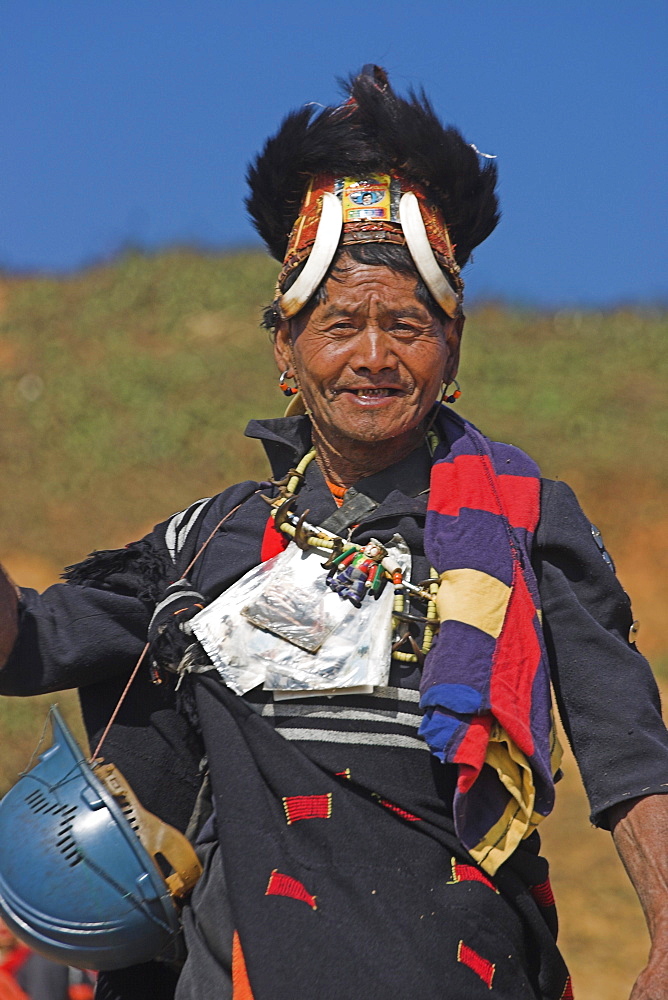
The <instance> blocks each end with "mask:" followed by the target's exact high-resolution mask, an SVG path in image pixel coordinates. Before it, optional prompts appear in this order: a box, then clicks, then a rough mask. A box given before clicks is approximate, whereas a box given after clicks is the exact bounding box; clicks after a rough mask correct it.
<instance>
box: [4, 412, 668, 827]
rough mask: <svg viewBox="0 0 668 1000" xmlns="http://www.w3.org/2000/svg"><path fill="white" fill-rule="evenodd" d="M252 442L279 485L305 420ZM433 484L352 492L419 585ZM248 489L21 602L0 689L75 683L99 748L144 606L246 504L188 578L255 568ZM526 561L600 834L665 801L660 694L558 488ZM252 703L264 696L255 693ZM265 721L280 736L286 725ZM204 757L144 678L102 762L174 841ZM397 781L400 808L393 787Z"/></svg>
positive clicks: (414, 476)
mask: <svg viewBox="0 0 668 1000" xmlns="http://www.w3.org/2000/svg"><path fill="white" fill-rule="evenodd" d="M247 434H248V436H251V437H258V438H260V439H261V440H262V441H263V443H264V445H265V448H266V450H267V453H268V455H269V458H270V461H271V464H272V471H273V475H274V477H275V478H281V477H283V476H284V475H285V473H286V472H287V471H288V469H289V468H291V467H293V466H294V465H295V464H296V462H297V461H298V460H299V458H301V457H302V455H303V454H305V452H306V451H307V450H308V448H309V447H310V425H309V422H308V420H307V418H304V417H296V418H284V419H279V420H273V421H266V422H259V421H252V422H251V424H250V425H249V428H248V430H247ZM428 482H429V457H428V454H427V453H426V452H424V453H423V452H422V451H418V452H415V453H414V454H413V455H411V456H409V457H408V458H407V459H405V460H404V461H402V462H400V463H399V464H398V465H396V466H393V467H392V468H391V469H388V470H385V471H384V472H382V473H379V474H378V475H376V476H372V477H369V478H368V479H365V480H361V481H360V482H359V483H357V484H356V488H357V490H358V491H359V492H361V493H364V494H365V495H366V496H368V497H370V498H371V499H372V500H374V501H375V502H376V503H377V506H376V507H375V509H374V510H373V511H371V513H369V514H368V515H367V516H365V517H364V518H362V520H361V522H360V524H359V526H358V527H357V528H355V529H354V531H353V533H352V537H353V539H354V540H355V541H357V542H365V541H367V540H368V539H369V538H370V537H372V536H373V537H377V538H379V539H380V540H381V541H384V540H387V539H389V538H390V537H391V535H392V534H394V533H395V532H399V533H400V534H401V535H402V536H403V537H404V538H405V539H406V541H407V542H408V544H409V546H410V549H411V552H412V554H413V578H414V579H424V577H425V576H426V575H427V574H428V566H427V563H426V560H425V559H424V553H423V548H422V531H423V525H424V516H425V509H426V490H427V488H428ZM407 484H409V485H407ZM259 491H262V492H265V493H271V489H267V488H266V484H264V488H262V484H258V483H256V482H252V481H249V482H245V483H240V484H238V485H236V486H233V487H231V488H230V489H228V490H226V491H224V492H223V493H221V494H219V495H218V496H216V497H214V498H213V499H211V500H208V501H205V502H200V503H198V504H194V505H193V506H192V507H191V508H189V509H188V511H186V512H185V513H184V514H181V515H177V516H175V517H173V518H170V519H169V520H168V521H165V522H163V523H162V524H160V525H158V526H157V527H156V528H155V529H154V530H153V531H152V532H151V533H150V534H149V535H147V536H146V537H145V538H144V539H142V540H141V541H140V542H136V543H132V544H131V545H129V546H128V547H127V548H125V549H122V550H113V551H110V552H103V553H95V554H94V555H93V556H92V557H89V559H88V560H86V561H85V562H84V563H81V564H79V565H78V566H77V567H76V568H75V569H74V571H73V572H71V573H70V580H69V582H67V583H65V584H58V585H55V586H53V587H51V588H49V589H48V590H47V591H45V592H44V594H42V595H41V596H40V595H38V594H36V593H35V592H34V591H30V590H24V591H23V594H22V602H21V629H20V636H19V640H18V642H17V644H16V647H15V649H14V651H13V653H12V656H11V658H10V661H9V663H8V664H7V666H6V668H5V669H4V670H3V671H2V673H1V674H0V693H2V694H7V695H32V694H36V693H40V692H44V691H55V690H60V689H64V688H70V687H78V688H79V689H80V698H81V705H82V711H83V716H84V720H85V724H86V728H87V731H88V733H89V738H90V742H91V745H95V743H96V741H97V739H98V738H99V736H100V734H101V732H102V730H103V729H104V727H105V725H106V723H107V721H108V719H109V717H110V715H111V711H112V710H113V708H114V706H115V704H116V702H117V700H118V698H119V696H120V693H121V691H122V689H123V687H124V685H125V682H126V680H127V677H128V674H129V672H130V671H131V669H132V667H133V665H134V663H135V662H136V660H137V658H138V656H139V654H140V652H141V650H142V648H143V645H144V642H145V640H146V635H147V630H148V625H149V621H150V619H151V616H152V614H153V611H154V608H155V605H156V603H157V602H158V601H159V600H160V598H161V596H162V594H163V593H164V590H165V588H166V586H167V585H168V584H169V583H170V582H172V581H173V580H174V579H175V578H177V577H178V575H179V570H182V569H183V566H184V562H183V559H184V553H185V554H186V555H187V556H189V555H190V554H192V553H194V552H196V551H197V550H198V548H199V546H200V545H201V543H202V542H203V541H204V540H205V539H206V538H207V537H208V535H209V534H210V533H211V531H212V530H213V529H214V527H215V526H216V524H218V522H219V521H220V520H221V518H222V517H223V516H224V515H225V513H227V512H228V511H230V510H232V509H233V508H235V507H236V506H237V505H238V504H241V506H240V507H239V509H238V510H237V511H236V512H235V513H234V514H233V515H232V516H231V517H230V518H229V519H228V520H227V521H226V523H225V524H224V525H223V526H222V527H221V528H220V530H219V531H218V532H217V533H216V534H215V535H214V537H213V539H212V540H211V542H210V544H209V545H208V546H207V548H206V550H205V551H204V553H203V555H202V556H201V558H200V559H199V560H198V562H197V563H196V565H195V567H194V569H193V571H192V573H191V574H190V579H191V582H192V584H193V586H194V587H195V589H196V590H198V591H199V592H200V593H202V594H203V595H204V596H205V598H206V599H207V600H213V599H214V598H215V597H217V596H218V595H219V594H220V593H222V592H223V591H224V590H225V589H227V588H228V587H229V586H230V585H231V584H233V583H234V582H235V581H236V580H238V579H239V578H240V577H241V576H243V574H244V573H246V572H247V571H248V570H249V569H251V568H252V567H253V566H255V565H257V563H258V562H259V561H260V560H261V558H262V548H263V543H264V544H265V547H266V544H267V540H266V538H265V534H266V529H267V522H268V508H267V505H266V503H265V501H264V500H263V499H262V498H261V496H260V495H259ZM296 510H297V512H300V511H303V510H308V511H309V520H310V521H311V522H312V523H321V522H322V521H324V520H325V519H326V518H327V517H329V516H330V515H332V514H333V513H334V512H335V511H336V505H335V503H334V500H333V498H332V496H331V494H330V492H329V490H328V489H327V486H326V484H325V482H324V480H323V478H322V475H321V473H320V472H319V470H318V467H317V465H316V464H315V463H312V464H311V465H310V466H309V469H308V471H307V474H306V479H305V482H304V484H303V487H302V489H301V490H300V492H299V495H298V499H297V505H296ZM532 560H533V563H534V568H535V571H536V575H537V578H538V581H539V587H540V593H541V599H542V604H543V614H544V627H545V637H546V643H547V648H548V653H549V656H550V666H551V673H552V679H553V683H554V686H555V690H556V693H557V698H558V702H559V708H560V713H561V716H562V719H563V721H564V725H565V728H566V731H567V734H568V736H569V739H570V740H571V742H572V745H573V749H574V751H575V754H576V757H577V760H578V764H579V766H580V769H581V772H582V775H583V779H584V782H585V786H586V789H587V793H588V795H589V799H590V804H591V812H592V818H593V821H594V822H595V823H598V824H600V825H605V810H606V809H607V808H608V807H609V806H611V805H613V804H615V803H617V802H620V801H623V800H624V799H626V798H631V797H633V796H637V795H640V794H651V793H653V792H663V791H665V790H666V780H667V775H668V766H667V765H668V740H667V738H666V731H665V728H664V726H663V723H662V721H661V715H660V705H659V698H658V693H657V689H656V685H655V683H654V680H653V678H652V675H651V672H650V670H649V668H648V666H647V663H646V661H645V660H644V658H643V657H642V656H641V655H640V654H639V653H638V652H637V650H636V648H635V646H633V645H631V644H629V642H628V633H629V628H630V625H631V622H632V616H631V610H630V605H629V601H628V598H627V597H626V595H625V593H624V592H623V590H622V589H621V587H620V586H619V583H618V582H617V580H616V578H615V576H614V574H613V572H612V571H611V569H610V567H609V565H608V564H607V563H606V561H605V560H604V559H603V558H602V555H601V551H600V548H599V547H598V545H597V543H596V540H595V538H594V536H593V534H592V531H591V526H590V524H589V522H588V521H587V519H586V517H585V516H584V515H583V513H582V511H581V509H580V507H579V505H578V503H577V501H576V499H575V497H574V496H573V494H572V492H571V490H570V489H569V488H568V487H567V486H566V485H565V484H563V483H559V482H551V481H546V480H543V482H542V495H541V518H540V523H539V526H538V530H537V532H536V537H535V542H534V549H533V556H532ZM418 682H419V668H418V667H417V666H416V665H410V664H409V665H401V666H399V665H394V666H393V673H392V676H391V678H390V685H392V686H396V687H399V688H404V689H412V690H416V689H417V687H418ZM249 700H250V701H253V700H255V701H258V702H261V701H263V698H262V696H261V695H253V694H251V695H250V696H249ZM276 724H277V726H278V727H279V728H280V726H281V725H285V719H283V720H281V719H280V718H279V719H277V720H276ZM298 724H300V725H303V724H304V723H303V720H302V721H301V722H299V723H298ZM291 725H292V723H291ZM342 727H343V728H346V725H345V724H344V723H342ZM293 728H294V727H293ZM347 728H348V729H352V730H354V729H355V727H354V726H352V727H351V726H350V725H348V726H347ZM363 749H364V748H363ZM206 750H207V752H208V754H209V755H211V754H212V753H216V752H218V750H217V748H215V747H207V748H206ZM202 754H203V747H202V744H201V738H200V734H199V732H198V726H197V725H194V726H193V724H192V720H191V719H189V718H188V713H187V712H185V713H184V712H182V711H178V710H177V707H176V696H175V693H174V690H173V685H172V684H170V683H166V684H162V685H155V684H153V683H152V682H151V678H150V676H149V674H148V671H144V672H143V673H141V674H140V676H139V677H138V679H137V680H136V681H135V683H134V685H133V688H132V689H131V692H130V695H129V697H128V698H127V699H126V701H125V703H124V704H123V706H122V708H121V711H120V713H119V716H118V719H117V721H116V723H115V724H114V726H113V727H112V730H111V733H110V735H109V736H108V737H107V740H106V743H105V746H104V755H105V756H106V757H107V759H112V760H114V761H115V763H116V764H117V765H118V766H119V767H120V768H121V770H122V771H123V772H124V773H125V774H126V777H127V778H128V779H129V780H130V782H131V783H132V784H133V785H134V786H135V787H136V790H137V791H138V793H139V794H140V797H141V798H142V800H143V802H144V804H145V806H146V807H147V808H149V809H151V810H152V811H154V812H156V813H158V814H160V815H162V816H163V817H164V818H165V819H167V820H168V821H169V822H171V823H173V824H174V825H176V826H178V827H180V828H182V829H184V828H185V826H186V825H187V822H188V819H189V816H190V814H191V810H192V807H193V803H194V799H195V796H196V793H197V789H198V787H199V784H200V770H199V769H200V762H201V758H202ZM366 755H367V754H366V752H365V756H366ZM373 770H374V771H376V773H377V768H376V767H374V768H373ZM446 771H447V768H444V767H441V766H439V768H438V769H437V771H436V773H437V775H438V782H437V783H438V792H439V795H440V796H445V799H446V801H447V789H448V787H449V785H450V782H451V778H450V777H449V776H447V775H446V774H445V772H446ZM440 772H443V773H440ZM414 777H415V776H414V774H412V772H411V769H410V768H409V769H408V773H406V774H405V775H404V781H403V782H402V784H403V785H404V787H405V788H406V789H408V788H409V787H410V786H411V785H412V782H413V781H414ZM381 783H382V782H381ZM392 785H393V787H392V791H393V792H394V794H395V797H396V791H397V789H396V787H395V786H396V779H393V782H392ZM389 790H390V789H387V790H384V789H379V791H389ZM400 797H401V796H400ZM442 801H443V798H441V802H442ZM441 808H442V807H441Z"/></svg>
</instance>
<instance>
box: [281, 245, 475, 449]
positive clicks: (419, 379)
mask: <svg viewBox="0 0 668 1000" xmlns="http://www.w3.org/2000/svg"><path fill="white" fill-rule="evenodd" d="M339 266H340V267H341V268H342V270H339V271H336V272H335V273H334V274H333V276H332V277H331V278H329V280H328V281H327V283H326V285H325V291H326V300H325V301H323V302H319V303H318V304H317V305H316V306H315V307H314V308H313V309H311V310H304V312H302V313H300V314H299V315H298V316H297V317H296V318H295V319H294V320H293V321H292V323H291V324H288V323H282V324H280V325H279V327H278V330H277V332H276V343H275V355H276V362H277V364H278V366H279V368H280V369H281V370H284V369H286V368H287V369H289V370H290V372H291V373H292V372H294V374H295V376H296V380H297V383H298V385H299V387H300V389H301V391H302V395H303V397H304V402H305V403H306V406H307V409H308V411H309V413H310V414H311V417H312V420H313V422H314V424H315V425H316V428H317V430H318V431H319V433H320V434H321V435H322V436H323V437H324V438H325V439H326V440H327V441H329V443H330V444H332V445H337V446H338V447H343V448H345V442H346V440H348V441H356V442H360V441H366V442H381V441H385V442H388V448H389V453H388V459H389V461H388V464H390V462H391V460H392V449H393V447H396V448H397V449H398V448H399V447H400V446H401V443H403V442H405V441H406V440H408V439H409V438H410V436H411V435H414V436H416V438H417V437H419V435H420V433H421V429H422V423H423V421H424V419H425V417H426V415H427V413H428V411H429V409H430V408H431V406H432V405H433V403H434V402H435V401H436V399H437V398H438V396H439V392H440V388H441V383H442V382H443V381H450V380H452V379H453V378H454V376H455V375H456V372H457V362H458V358H459V340H460V336H461V324H460V323H458V322H457V321H455V320H448V321H446V324H445V325H443V324H442V323H440V322H439V321H438V320H437V319H436V318H435V317H434V316H433V315H432V314H431V313H430V312H429V310H428V309H427V308H426V306H424V305H422V303H421V302H420V301H419V300H418V299H417V298H416V296H415V278H414V277H413V276H411V275H405V274H399V273H398V272H396V271H392V270H390V269H389V268H387V267H379V266H375V265H369V264H358V263H355V262H354V261H352V260H351V259H350V258H349V257H343V258H342V261H341V263H340V265H339Z"/></svg>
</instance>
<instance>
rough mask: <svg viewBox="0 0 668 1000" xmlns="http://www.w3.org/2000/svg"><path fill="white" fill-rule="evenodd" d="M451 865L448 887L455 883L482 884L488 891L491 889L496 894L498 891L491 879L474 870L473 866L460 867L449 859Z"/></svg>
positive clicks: (478, 870) (476, 869)
mask: <svg viewBox="0 0 668 1000" xmlns="http://www.w3.org/2000/svg"><path fill="white" fill-rule="evenodd" d="M451 863H452V878H451V879H450V881H449V882H448V885H452V884H453V883H455V882H482V884H483V885H486V886H487V887H488V888H489V889H493V890H494V892H498V889H497V888H496V886H495V885H494V883H493V882H492V880H491V879H489V878H488V877H487V875H485V873H484V872H481V871H480V869H479V868H475V867H474V866H473V865H460V864H458V863H457V861H456V860H455V858H452V859H451Z"/></svg>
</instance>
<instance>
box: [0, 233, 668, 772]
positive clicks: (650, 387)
mask: <svg viewBox="0 0 668 1000" xmlns="http://www.w3.org/2000/svg"><path fill="white" fill-rule="evenodd" d="M275 275H276V266H275V264H273V263H272V262H271V261H270V260H269V259H268V258H267V257H266V256H264V255H261V254H259V253H240V254H234V255H222V256H221V255H219V256H214V255H203V254H198V253H195V252H193V251H188V250H175V251H171V252H168V253H163V254H159V255H156V256H145V255H142V254H138V253H130V254H127V255H125V256H123V257H121V258H119V259H118V260H116V261H114V262H112V263H110V264H108V265H105V266H102V267H96V268H94V269H91V270H88V271H86V272H83V273H81V274H78V275H75V276H73V277H68V278H65V279H53V278H48V277H27V278H22V277H6V278H5V279H4V280H3V279H2V278H0V406H1V408H2V421H0V458H1V461H2V469H3V482H4V488H3V490H2V496H1V497H0V510H1V517H0V553H1V554H3V555H4V556H5V557H6V556H7V554H8V553H9V554H13V555H16V554H19V555H23V556H25V557H27V558H34V559H38V560H41V561H42V562H45V563H48V565H49V566H50V567H54V568H57V567H60V566H62V565H64V564H66V563H68V562H72V561H75V560H77V559H79V558H81V557H82V556H83V555H84V554H85V553H86V552H88V551H90V550H92V549H94V548H106V547H108V546H110V545H120V544H124V543H125V542H127V541H129V540H131V539H132V538H135V537H137V536H139V535H140V534H142V533H143V532H144V531H146V530H147V529H148V528H150V526H151V525H152V524H153V523H155V522H156V521H159V520H162V519H163V518H165V517H167V516H169V514H171V513H172V512H173V511H174V510H178V509H181V508H182V507H184V506H186V505H187V504H188V503H190V502H191V501H192V500H194V499H196V498H197V497H200V496H208V495H211V494H212V493H213V492H217V491H218V490H220V489H222V488H223V487H224V486H226V485H227V484H229V483H231V482H235V481H238V480H239V479H246V478H250V477H259V478H262V477H263V475H264V474H265V465H264V459H263V456H262V452H261V449H260V447H259V446H258V445H257V444H256V443H255V442H249V441H248V440H247V439H245V438H244V437H243V433H242V432H243V428H244V426H245V424H246V422H247V420H248V419H250V418H251V417H254V416H275V415H278V414H280V413H281V412H282V411H283V408H284V400H283V397H282V396H281V395H280V393H279V392H278V389H277V381H276V380H277V372H276V371H275V367H274V363H273V358H272V351H271V345H270V342H269V337H268V334H267V333H266V331H264V330H262V329H260V328H259V318H260V314H261V308H262V306H263V305H265V304H266V303H267V302H269V301H270V300H271V298H272V292H273V283H274V280H275ZM667 326H668V316H667V314H666V313H665V312H662V311H659V310H649V309H648V310H646V311H625V310H619V311H615V312H603V311H590V312H584V311H579V312H574V311H571V312H557V313H547V312H535V311H527V310H519V309H510V308H507V307H505V306H502V305H496V304H487V305H481V306H479V307H477V308H475V307H474V308H471V309H470V310H469V317H468V322H467V328H466V333H465V338H464V346H463V357H462V365H461V373H460V381H461V383H462V388H463V390H464V395H463V397H462V399H461V400H460V403H459V404H458V408H459V409H461V411H462V412H463V413H464V414H465V415H466V416H468V417H470V419H472V420H473V421H474V422H475V423H476V424H478V426H480V427H481V429H483V430H484V431H486V432H487V433H490V434H492V435H493V436H494V437H497V438H500V439H502V440H508V441H512V442H513V443H514V444H517V445H519V446H521V447H523V448H525V449H526V450H528V451H529V452H530V453H531V454H533V455H534V457H536V459H537V460H538V461H539V462H540V463H541V466H542V468H543V471H544V473H545V474H546V475H549V476H553V477H559V478H564V479H567V480H568V481H569V482H571V483H572V484H573V485H574V486H575V487H576V489H577V490H578V493H579V494H580V495H581V498H582V499H583V502H584V505H585V507H586V509H587V510H588V512H589V513H590V515H591V516H592V517H593V518H594V520H596V521H597V523H599V526H600V527H601V528H602V529H603V530H604V532H605V535H606V540H607V542H608V544H609V545H610V546H611V548H612V549H613V552H615V554H617V553H618V552H619V551H620V550H621V551H622V553H623V551H624V550H625V548H626V547H628V546H630V545H631V541H630V539H631V538H632V537H633V538H634V539H636V541H634V542H633V548H634V550H635V551H636V552H637V551H639V550H638V545H640V549H641V550H642V545H643V544H644V545H645V546H646V552H647V556H646V559H647V560H648V564H649V562H651V558H652V556H653V552H654V550H656V548H657V536H656V535H655V534H654V535H653V534H652V531H654V529H655V526H656V525H660V524H661V523H662V522H661V517H663V535H662V537H663V539H664V541H665V537H666V534H668V530H666V529H667V528H668V522H666V519H665V514H663V515H662V514H661V510H662V508H665V502H664V501H665V497H666V493H667V492H668V468H666V465H665V463H663V462H661V461H660V460H659V458H660V447H661V445H662V443H663V442H665V440H666V437H667V436H668V407H667V406H666V401H665V386H666V384H667V382H668V356H667V354H666V350H665V343H666V327H667ZM641 529H642V531H643V532H644V535H643V536H642V538H641V540H640V542H638V541H637V533H638V531H640V530H641ZM643 539H644V541H643ZM655 589H656V591H657V593H658V589H659V583H658V581H657V585H656V588H655ZM666 647H668V642H666V641H663V644H662V643H661V642H659V641H654V650H655V651H656V652H657V653H663V657H664V662H665V655H666ZM61 700H62V699H61ZM66 700H67V699H66ZM69 703H70V702H68V704H69ZM19 711H20V712H21V714H20V715H18V714H16V713H18V712H19ZM35 712H36V714H37V716H38V717H39V719H40V720H41V719H42V718H43V717H44V714H45V712H44V706H43V704H42V703H41V702H40V703H39V704H37V705H36V707H35V709H34V710H33V703H32V702H31V705H30V708H28V706H18V705H15V703H13V702H6V701H2V702H0V731H1V732H2V740H3V761H2V766H3V769H4V768H8V770H3V773H2V774H0V782H1V781H2V780H3V777H4V778H6V777H7V776H8V775H9V773H16V770H18V768H19V767H20V766H23V765H24V764H25V745H24V743H23V741H21V740H19V739H18V737H19V734H20V733H24V732H26V731H27V730H30V738H29V740H28V742H29V743H30V746H31V749H32V748H33V747H34V744H35V742H36V739H37V737H38V735H39V732H40V731H41V721H40V722H38V721H36V719H35V718H34V715H35ZM31 719H32V720H33V721H32V723H30V721H29V720H31ZM7 746H11V747H12V749H14V748H16V749H17V759H16V760H14V755H13V754H12V753H10V752H9V751H8V750H6V747H7ZM19 746H20V748H21V753H22V754H23V757H22V758H20V759H19V758H18V748H19ZM10 758H11V760H10ZM0 790H1V789H0Z"/></svg>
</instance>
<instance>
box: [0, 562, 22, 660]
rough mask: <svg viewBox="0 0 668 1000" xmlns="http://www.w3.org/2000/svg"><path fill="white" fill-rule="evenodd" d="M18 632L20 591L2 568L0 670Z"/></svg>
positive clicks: (0, 584)
mask: <svg viewBox="0 0 668 1000" xmlns="http://www.w3.org/2000/svg"><path fill="white" fill-rule="evenodd" d="M18 632H19V620H18V591H17V589H16V587H15V585H14V584H13V583H12V581H11V580H10V579H9V577H8V576H7V574H6V573H5V571H4V569H3V568H2V566H0V670H1V669H2V668H3V667H4V665H5V663H6V662H7V657H8V656H9V654H10V653H11V651H12V647H13V645H14V643H15V642H16V637H17V635H18Z"/></svg>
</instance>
